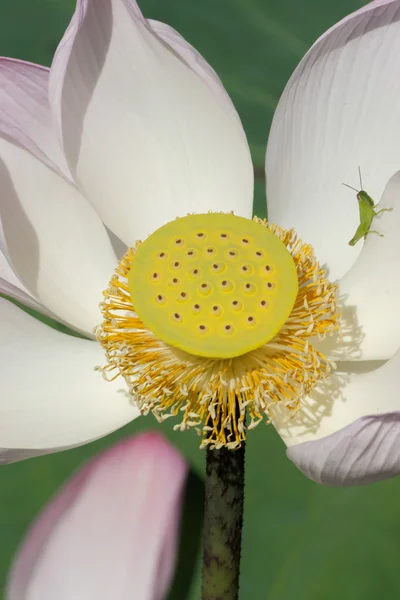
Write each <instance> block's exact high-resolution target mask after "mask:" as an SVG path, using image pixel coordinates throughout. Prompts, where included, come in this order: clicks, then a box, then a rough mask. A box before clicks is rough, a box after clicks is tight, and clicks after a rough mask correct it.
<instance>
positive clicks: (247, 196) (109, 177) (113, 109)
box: [50, 0, 253, 245]
mask: <svg viewBox="0 0 400 600" xmlns="http://www.w3.org/2000/svg"><path fill="white" fill-rule="evenodd" d="M164 33H165V31H164ZM160 36H161V33H160ZM177 43H178V40H177V38H174V42H173V43H172V42H171V45H170V44H168V43H165V42H164V41H163V40H162V39H161V38H160V37H159V35H157V34H156V33H155V31H154V30H153V29H152V28H151V26H150V24H149V23H148V22H147V21H146V20H145V19H144V18H143V16H142V15H141V14H140V12H139V9H138V7H137V4H136V2H134V0H79V1H78V5H77V9H76V12H75V15H74V17H73V19H72V21H71V24H70V26H69V28H68V30H67V32H66V34H65V36H64V38H63V40H62V41H61V44H60V46H59V48H58V50H57V53H56V56H55V59H54V61H53V65H52V68H51V73H50V99H51V106H52V111H53V114H54V121H55V126H56V128H57V130H58V134H59V136H60V138H61V139H62V142H63V148H64V151H65V154H66V156H67V158H68V163H69V166H70V169H71V172H72V174H73V175H74V178H75V181H76V182H77V184H78V185H79V187H80V188H81V189H82V190H83V191H84V193H85V195H86V196H87V197H88V198H89V200H90V202H91V203H92V204H93V206H95V208H96V210H97V212H98V214H99V215H100V216H101V218H102V219H103V221H104V223H105V224H106V225H107V227H109V228H110V229H111V230H112V231H113V232H114V233H116V234H117V235H118V236H119V237H120V238H121V239H122V240H123V241H124V242H125V243H126V244H127V245H132V244H133V243H134V242H135V240H137V239H143V238H144V237H146V236H147V235H149V234H150V233H152V232H153V231H154V230H155V229H157V228H158V227H160V226H161V225H163V224H165V223H166V222H168V221H171V220H173V219H175V218H176V217H177V216H183V215H185V214H187V213H188V212H198V213H201V212H207V211H209V210H214V211H221V210H223V211H230V210H234V211H235V212H236V213H237V214H239V215H243V216H248V217H249V216H251V212H252V202H253V169H252V164H251V157H250V152H249V148H248V144H247V141H246V139H245V136H244V134H243V128H242V126H241V124H240V122H239V120H238V119H237V118H232V105H231V103H230V101H227V100H226V99H225V100H223V98H222V95H221V94H217V93H216V92H215V84H214V85H213V86H212V85H210V77H208V81H207V82H206V81H205V79H207V78H205V77H203V76H202V75H200V74H199V72H200V71H201V72H202V73H203V72H204V68H201V69H200V70H199V69H197V70H196V69H194V68H192V66H190V64H188V62H190V61H189V60H188V62H186V60H182V57H181V56H180V55H179V54H178V53H177V50H174V49H173V47H171V46H174V45H176V44H177ZM187 52H188V49H187V48H186V49H185V51H184V52H182V55H183V53H187ZM191 61H192V62H193V58H192V59H191Z"/></svg>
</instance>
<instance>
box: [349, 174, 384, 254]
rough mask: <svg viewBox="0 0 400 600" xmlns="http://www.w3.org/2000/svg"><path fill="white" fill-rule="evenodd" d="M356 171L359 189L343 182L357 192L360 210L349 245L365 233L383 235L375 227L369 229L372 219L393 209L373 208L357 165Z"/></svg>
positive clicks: (373, 203)
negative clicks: (357, 224)
mask: <svg viewBox="0 0 400 600" xmlns="http://www.w3.org/2000/svg"><path fill="white" fill-rule="evenodd" d="M358 173H359V176H360V189H359V190H356V188H353V187H352V186H351V185H347V183H344V184H343V185H345V186H346V187H348V188H350V189H351V190H354V191H355V192H357V200H358V207H359V210H360V224H359V226H358V227H357V231H356V232H355V234H354V236H353V237H352V238H351V240H350V241H349V246H354V245H355V244H357V242H358V241H359V240H361V238H365V237H367V235H368V234H370V233H377V234H378V235H380V236H381V237H383V233H379V231H376V230H375V229H370V227H371V224H372V219H373V218H374V217H376V216H377V215H380V214H381V213H383V212H384V211H386V210H388V211H389V210H393V208H381V209H380V210H378V211H376V210H375V207H376V204H375V202H374V201H373V200H372V198H371V196H369V194H367V192H365V191H364V190H363V184H362V180H361V169H360V167H358Z"/></svg>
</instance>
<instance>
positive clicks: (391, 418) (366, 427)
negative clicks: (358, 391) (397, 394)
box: [287, 412, 400, 485]
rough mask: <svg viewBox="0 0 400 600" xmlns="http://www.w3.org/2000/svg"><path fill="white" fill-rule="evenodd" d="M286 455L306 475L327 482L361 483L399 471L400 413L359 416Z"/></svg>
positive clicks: (289, 449) (330, 483) (379, 479)
mask: <svg viewBox="0 0 400 600" xmlns="http://www.w3.org/2000/svg"><path fill="white" fill-rule="evenodd" d="M287 455H288V457H289V458H290V460H292V461H293V462H294V463H295V465H296V466H297V467H298V468H299V469H300V470H301V471H302V472H303V473H304V474H305V475H307V477H309V478H310V479H312V480H313V481H317V482H318V483H325V484H327V485H360V484H364V483H372V482H374V481H381V480H383V479H388V478H389V477H394V476H395V475H399V474H400V412H393V413H386V414H383V415H373V416H370V417H362V418H361V419H358V420H357V421H355V422H354V423H352V424H351V425H348V426H347V427H345V428H344V429H340V430H339V431H337V432H336V433H333V434H332V435H328V436H327V437H324V438H321V439H320V440H316V441H314V442H304V443H303V444H296V445H295V446H291V447H290V448H288V450H287Z"/></svg>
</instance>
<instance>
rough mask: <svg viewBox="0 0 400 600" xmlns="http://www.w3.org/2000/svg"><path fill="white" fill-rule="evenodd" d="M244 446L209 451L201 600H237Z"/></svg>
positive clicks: (241, 524)
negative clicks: (234, 448)
mask: <svg viewBox="0 0 400 600" xmlns="http://www.w3.org/2000/svg"><path fill="white" fill-rule="evenodd" d="M243 499H244V443H243V445H242V446H241V447H240V448H239V449H238V450H228V449H227V448H221V449H220V450H209V449H208V450H207V464H206V481H205V513H204V534H203V540H204V542H203V543H204V549H203V581H202V596H201V597H202V600H237V599H238V592H239V570H240V550H241V541H242V526H243Z"/></svg>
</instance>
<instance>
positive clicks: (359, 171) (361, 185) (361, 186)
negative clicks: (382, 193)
mask: <svg viewBox="0 0 400 600" xmlns="http://www.w3.org/2000/svg"><path fill="white" fill-rule="evenodd" d="M358 175H359V177H360V190H363V189H364V188H363V184H362V179H361V169H360V165H358Z"/></svg>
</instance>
